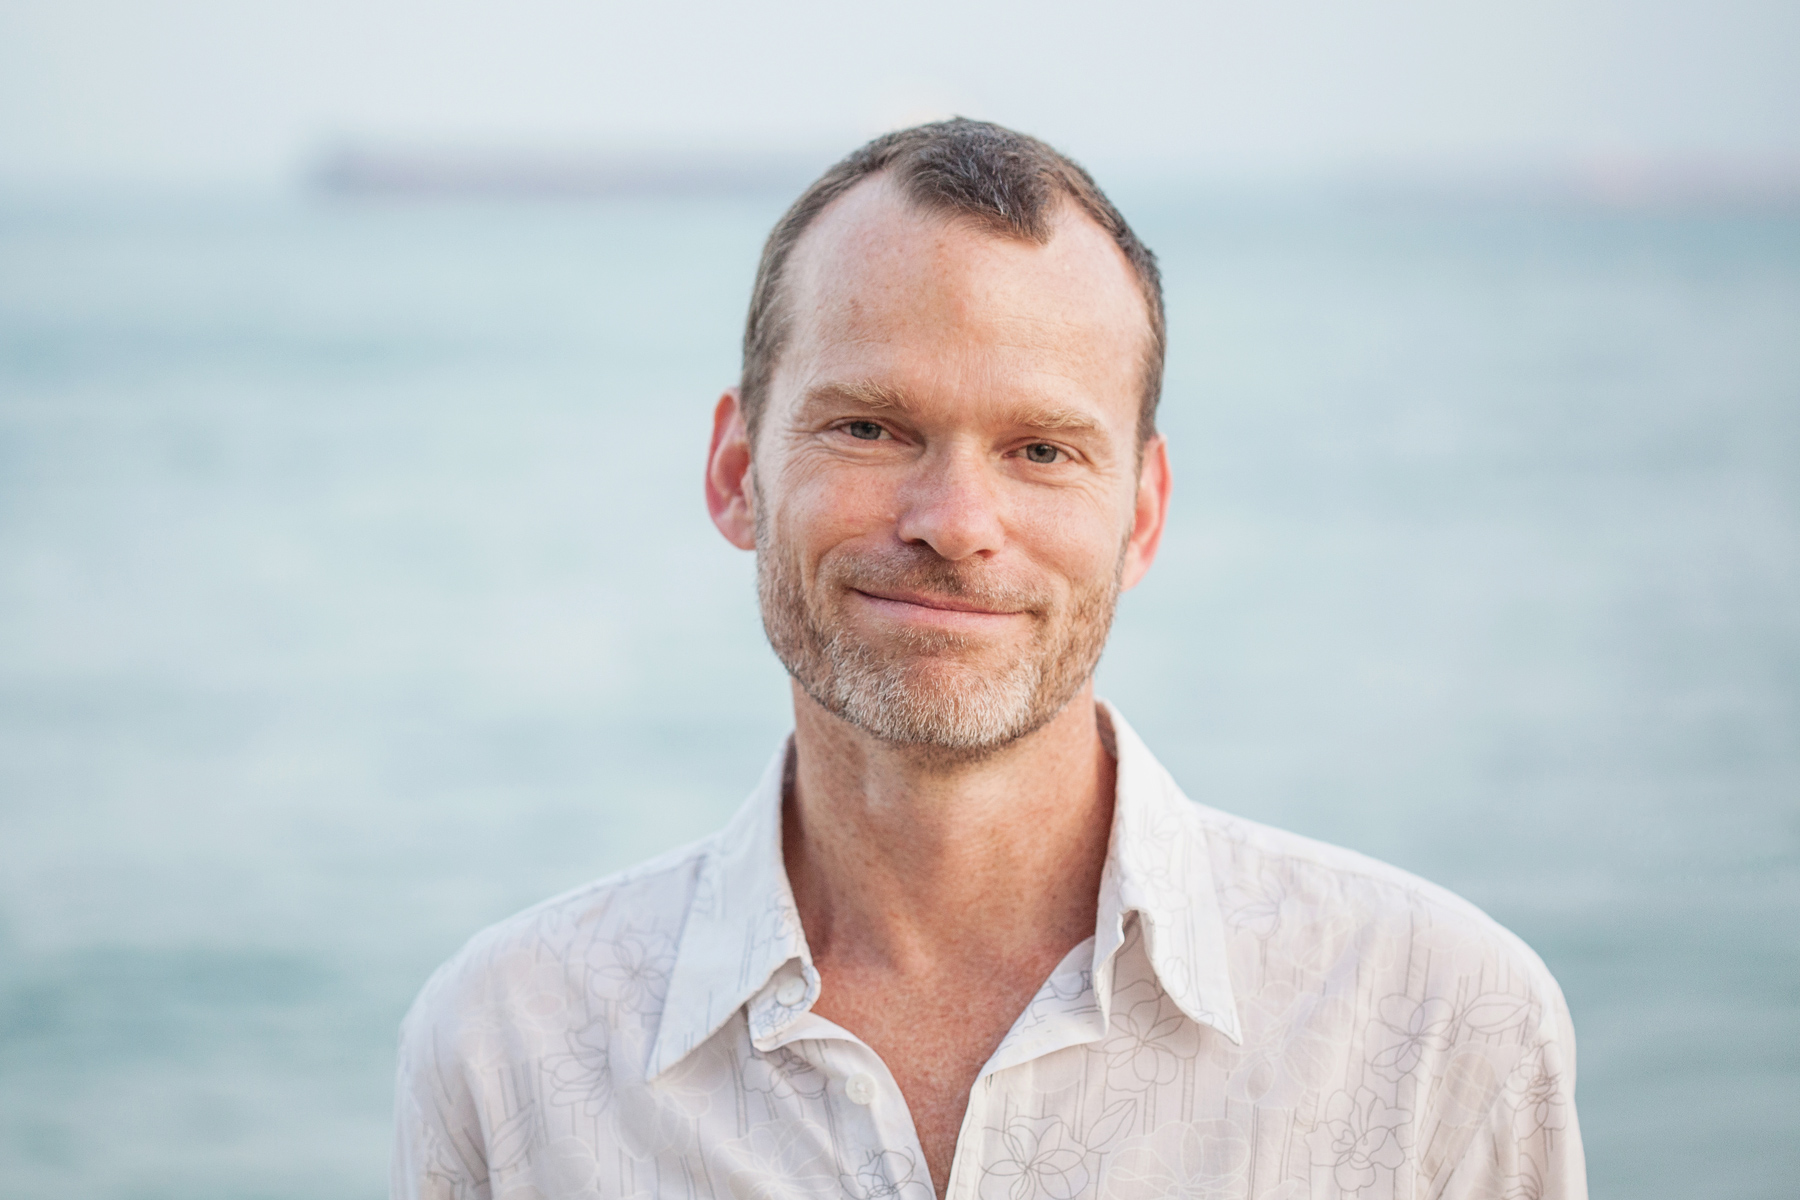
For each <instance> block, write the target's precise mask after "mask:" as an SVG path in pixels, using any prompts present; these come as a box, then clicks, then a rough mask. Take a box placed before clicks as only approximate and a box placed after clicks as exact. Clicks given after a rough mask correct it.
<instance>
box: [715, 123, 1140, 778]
mask: <svg viewBox="0 0 1800 1200" xmlns="http://www.w3.org/2000/svg"><path fill="white" fill-rule="evenodd" d="M869 164H873V165H872V166H871V165H869ZM827 193H828V194H827ZM821 196H823V198H822V199H821V198H820V197H821ZM1161 363H1162V317H1161V300H1160V294H1159V291H1158V287H1157V283H1156V272H1155V265H1154V260H1153V259H1152V258H1151V256H1150V254H1149V252H1148V251H1147V250H1145V249H1144V248H1143V246H1142V245H1141V244H1140V243H1139V242H1138V241H1137V239H1136V237H1135V236H1133V235H1132V234H1131V233H1130V230H1129V229H1128V228H1126V226H1125V224H1124V221H1123V220H1122V219H1121V218H1119V217H1118V214H1117V212H1116V211H1115V210H1114V209H1113V208H1112V206H1111V205H1110V204H1108V203H1107V202H1106V200H1105V198H1104V197H1102V196H1101V195H1100V193H1099V191H1098V189H1096V188H1095V187H1094V186H1093V183H1092V181H1091V180H1089V179H1088V177H1087V176H1086V175H1085V174H1084V173H1082V172H1081V171H1080V169H1079V168H1077V167H1075V166H1074V165H1073V164H1072V163H1069V162H1068V161H1067V160H1065V159H1062V158H1061V157H1060V156H1058V155H1056V154H1055V153H1054V152H1053V151H1051V150H1049V148H1048V147H1045V146H1043V145H1042V144H1041V143H1038V142H1035V141H1033V140H1031V139H1028V138H1023V137H1021V136H1020V135H1017V134H1013V133H1010V132H1008V131H1006V130H1001V129H998V128H996V127H994V126H990V125H983V124H979V123H976V122H968V121H954V122H946V123H943V124H940V125H935V126H925V127H922V128H920V129H917V130H908V131H905V132H903V133H899V134H893V135H890V136H888V137H886V138H883V139H879V140H878V141H876V142H874V143H871V145H870V146H868V147H865V148H864V149H862V150H860V151H858V152H857V153H856V154H854V155H852V156H851V157H850V158H849V159H847V160H845V163H843V164H840V165H839V166H838V167H836V168H833V170H832V171H830V172H828V173H827V174H826V176H825V177H824V178H823V179H822V180H821V181H820V182H819V183H818V184H815V185H814V186H813V188H811V189H809V191H808V192H807V193H806V195H805V196H803V197H802V198H801V199H800V201H799V202H797V203H796V204H795V206H794V208H793V209H792V210H790V212H789V214H788V216H787V217H786V218H785V219H784V220H783V222H782V223H781V224H780V225H779V226H777V228H776V231H775V233H774V234H773V235H772V236H771V238H770V242H769V248H768V249H767V250H765V253H764V257H763V267H762V272H761V275H760V276H759V279H758V283H757V290H756V294H755V298H754V299H753V302H752V311H751V319H750V326H749V331H748V333H747V334H746V338H745V369H744V380H743V386H742V389H741V390H739V389H734V390H733V391H731V392H728V393H726V395H725V396H724V398H723V399H722V400H721V401H720V404H719V408H718V412H717V414H716V418H715V427H714V435H713V450H712V457H711V460H710V462H709V467H708V478H707V493H708V502H709V506H710V507H711V509H712V513H713V518H714V520H715V522H717V523H718V525H719V527H720V529H721V530H722V531H724V532H725V534H726V536H727V537H729V538H730V539H731V540H732V541H733V542H734V543H735V544H737V545H739V546H742V547H744V548H746V549H750V548H754V549H755V550H756V551H757V564H758V584H759V593H760V596H761V600H762V609H763V622H764V626H765V628H766V629H767V630H768V633H769V638H770V641H771V643H772V644H773V645H774V647H775V651H776V653H777V655H778V656H779V657H780V658H781V660H782V662H783V663H784V664H785V665H786V666H787V668H788V670H789V672H790V673H791V674H792V675H793V677H794V679H795V681H796V682H797V683H798V684H799V686H800V687H801V688H802V689H803V690H804V692H805V693H806V695H808V696H810V697H811V698H812V700H813V701H815V702H817V703H818V704H819V705H820V706H821V707H822V708H824V709H825V710H826V711H827V712H830V713H832V714H834V715H836V716H837V717H839V718H842V719H843V720H846V721H848V722H850V723H851V724H852V725H855V726H857V727H860V728H862V729H864V730H866V731H868V732H869V733H872V734H874V735H876V736H877V737H879V738H882V739H884V740H886V741H889V742H893V743H899V744H905V745H911V746H917V747H921V748H925V749H930V750H934V751H938V752H942V753H946V754H950V755H954V756H959V757H969V756H979V755H981V754H984V753H987V752H990V751H992V750H994V749H997V748H999V747H1001V746H1004V745H1007V744H1009V743H1011V742H1013V741H1015V740H1017V739H1018V738H1020V737H1022V736H1024V735H1026V734H1028V733H1030V732H1032V731H1033V730H1035V729H1037V728H1039V727H1041V726H1042V725H1043V724H1044V723H1045V722H1047V721H1049V720H1051V719H1052V718H1054V717H1055V716H1056V714H1057V713H1058V712H1060V711H1061V710H1062V709H1063V708H1064V707H1065V706H1066V705H1067V704H1068V703H1069V701H1070V700H1071V699H1072V698H1074V697H1075V696H1076V695H1077V694H1079V693H1080V692H1081V690H1082V689H1083V687H1084V686H1085V685H1086V684H1087V682H1088V680H1089V678H1090V677H1091V675H1092V673H1093V669H1094V666H1095V664H1096V663H1097V662H1098V660H1099V656H1100V651H1101V649H1102V647H1103V646H1104V644H1105V640H1106V634H1107V631H1108V629H1109V627H1110V624H1111V619H1112V613H1113V607H1114V604H1115V602H1116V600H1117V597H1118V593H1119V591H1120V590H1121V589H1122V588H1124V587H1129V586H1131V585H1132V584H1134V583H1135V582H1137V580H1138V579H1139V578H1140V577H1141V576H1142V575H1143V572H1144V571H1145V570H1146V569H1148V567H1149V564H1150V559H1151V558H1152V557H1153V556H1154V554H1155V550H1156V544H1157V540H1158V538H1159V537H1160V535H1161V530H1162V521H1163V515H1164V512H1165V511H1166V506H1167V496H1168V468H1167V458H1166V454H1165V453H1164V448H1163V444H1162V441H1161V439H1160V438H1158V437H1156V436H1155V435H1154V426H1153V423H1152V421H1153V415H1154V400H1155V394H1156V388H1157V386H1158V384H1159V381H1160V376H1161Z"/></svg>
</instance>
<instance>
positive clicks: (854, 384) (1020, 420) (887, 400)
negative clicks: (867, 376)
mask: <svg viewBox="0 0 1800 1200" xmlns="http://www.w3.org/2000/svg"><path fill="white" fill-rule="evenodd" d="M833 402H837V403H845V402H848V403H850V404H854V405H857V406H858V407H860V408H868V409H877V410H879V409H890V408H891V409H899V410H902V411H904V410H906V409H908V408H910V407H911V406H910V405H909V404H907V402H906V397H905V395H904V394H903V393H901V392H899V391H897V390H895V389H894V388H890V387H885V386H883V385H882V384H879V383H875V382H873V381H870V380H850V381H844V382H834V383H825V384H820V385H819V386H818V387H814V388H809V389H808V390H807V392H806V397H805V400H804V401H803V403H805V404H830V403H833ZM1012 423H1013V424H1015V425H1022V426H1025V427H1026V428H1028V429H1041V430H1044V431H1045V432H1047V433H1051V432H1054V433H1092V432H1096V431H1098V430H1099V429H1100V423H1099V422H1098V421H1096V420H1094V418H1093V417H1091V416H1089V415H1088V414H1087V413H1084V412H1082V411H1081V410H1080V409H1075V408H1067V407H1063V406H1061V405H1044V406H1039V407H1032V408H1029V409H1027V410H1026V411H1024V412H1023V413H1020V414H1019V415H1018V416H1017V418H1016V419H1015V420H1014V421H1013V422H1012Z"/></svg>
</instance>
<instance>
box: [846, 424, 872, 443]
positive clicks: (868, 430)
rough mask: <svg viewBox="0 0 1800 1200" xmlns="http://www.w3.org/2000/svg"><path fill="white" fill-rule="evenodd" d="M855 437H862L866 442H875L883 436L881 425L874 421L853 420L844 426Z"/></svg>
mask: <svg viewBox="0 0 1800 1200" xmlns="http://www.w3.org/2000/svg"><path fill="white" fill-rule="evenodd" d="M844 428H845V429H847V430H848V431H849V432H850V436H851V437H853V438H861V439H862V440H863V441H865V442H873V441H875V440H877V439H879V438H880V437H881V426H879V425H877V424H876V423H875V422H873V421H852V422H850V423H849V424H848V425H846V426H844Z"/></svg>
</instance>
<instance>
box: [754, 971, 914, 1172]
mask: <svg viewBox="0 0 1800 1200" xmlns="http://www.w3.org/2000/svg"><path fill="white" fill-rule="evenodd" d="M817 994H818V981H817V976H816V975H814V974H813V973H812V972H811V968H810V966H806V967H802V966H801V965H800V964H799V963H798V962H797V961H796V962H790V963H789V964H788V965H787V966H786V967H784V968H782V970H781V971H779V972H777V974H776V976H775V978H774V979H772V980H771V981H770V983H769V985H768V986H767V987H766V988H764V989H763V991H762V993H760V994H759V996H758V997H757V998H756V999H755V1000H753V1001H752V1004H751V1028H752V1041H753V1043H754V1044H755V1046H756V1048H757V1049H758V1050H759V1051H762V1052H763V1053H771V1052H773V1051H775V1050H779V1049H781V1048H783V1047H787V1048H788V1049H790V1050H791V1051H792V1052H793V1053H795V1054H798V1055H800V1056H801V1057H802V1058H804V1059H805V1060H806V1061H807V1062H808V1063H810V1064H811V1065H812V1066H813V1067H815V1068H817V1069H818V1070H819V1071H820V1072H822V1073H823V1074H824V1076H825V1078H826V1080H827V1084H826V1103H827V1105H828V1107H829V1109H830V1120H831V1133H832V1141H833V1143H834V1146H835V1148H836V1151H837V1159H838V1167H839V1170H840V1172H841V1176H840V1178H839V1180H837V1181H836V1187H834V1189H833V1190H832V1191H831V1192H830V1193H829V1194H830V1195H832V1196H840V1195H846V1194H847V1195H849V1196H851V1197H854V1198H855V1200H864V1198H873V1197H893V1198H894V1200H932V1197H933V1196H934V1195H935V1193H934V1191H933V1188H932V1186H931V1175H930V1171H929V1170H928V1168H927V1167H926V1165H925V1152H924V1148H923V1147H922V1146H921V1145H920V1144H919V1137H918V1132H917V1130H916V1129H915V1128H914V1127H913V1122H912V1113H911V1111H910V1110H909V1109H908V1108H907V1105H906V1098H905V1097H904V1096H903V1095H902V1094H901V1092H900V1086H899V1084H897V1083H896V1082H895V1081H894V1077H893V1074H892V1072H890V1071H889V1070H888V1068H887V1064H886V1063H884V1062H883V1061H882V1060H881V1056H880V1055H878V1054H876V1053H875V1051H874V1050H873V1049H872V1048H871V1047H870V1046H869V1045H868V1043H866V1042H864V1041H863V1040H862V1039H861V1038H859V1037H857V1036H856V1035H855V1034H853V1033H851V1032H850V1031H849V1030H847V1029H845V1028H843V1027H842V1026H841V1025H837V1024H835V1023H833V1022H831V1021H828V1020H826V1019H825V1018H824V1017H821V1016H818V1015H816V1014H814V1013H813V1012H811V1011H810V1007H811V1005H812V1002H813V1000H814V999H816V998H817ZM759 1027H760V1029H762V1030H763V1031H764V1032H762V1033H761V1034H760V1035H758V1034H757V1033H756V1030H758V1028H759Z"/></svg>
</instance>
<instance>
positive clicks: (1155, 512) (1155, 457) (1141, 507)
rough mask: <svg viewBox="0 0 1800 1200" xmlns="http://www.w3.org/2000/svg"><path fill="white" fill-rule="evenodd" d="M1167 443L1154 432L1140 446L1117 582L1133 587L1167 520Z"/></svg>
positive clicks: (1151, 556) (1153, 553)
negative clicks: (1128, 529) (1133, 501)
mask: <svg viewBox="0 0 1800 1200" xmlns="http://www.w3.org/2000/svg"><path fill="white" fill-rule="evenodd" d="M1170 484H1171V479H1170V477H1169V443H1168V441H1167V440H1166V439H1165V438H1164V437H1163V436H1162V434H1160V433H1159V434H1157V435H1156V436H1155V437H1153V438H1151V439H1150V440H1149V441H1148V442H1147V443H1145V445H1144V465H1143V468H1142V469H1141V470H1140V471H1139V472H1138V487H1137V508H1136V511H1135V512H1134V513H1133V514H1132V521H1131V537H1130V538H1129V539H1128V540H1127V541H1126V543H1125V569H1124V572H1123V577H1122V578H1121V579H1120V583H1121V584H1123V585H1124V586H1125V587H1128V588H1129V587H1136V586H1137V583H1138V581H1139V580H1140V579H1142V578H1143V577H1144V575H1145V573H1146V572H1148V571H1149V570H1150V564H1151V563H1152V562H1154V561H1155V560H1156V548H1157V547H1158V546H1160V545H1161V544H1162V535H1163V526H1164V524H1165V523H1166V522H1167V521H1168V519H1169V488H1170Z"/></svg>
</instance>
